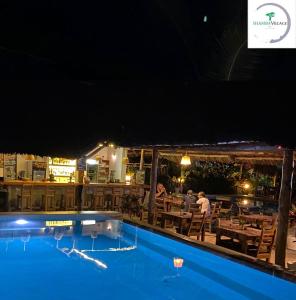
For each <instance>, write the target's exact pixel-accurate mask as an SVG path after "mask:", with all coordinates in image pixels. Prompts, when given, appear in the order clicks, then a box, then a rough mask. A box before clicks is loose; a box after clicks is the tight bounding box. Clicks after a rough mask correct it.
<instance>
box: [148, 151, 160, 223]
mask: <svg viewBox="0 0 296 300" xmlns="http://www.w3.org/2000/svg"><path fill="white" fill-rule="evenodd" d="M158 155H159V153H158V150H157V149H155V148H153V152H152V167H151V174H150V194H149V203H148V222H149V224H153V211H154V203H155V194H156V185H157V165H158Z"/></svg>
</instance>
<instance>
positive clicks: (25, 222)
mask: <svg viewBox="0 0 296 300" xmlns="http://www.w3.org/2000/svg"><path fill="white" fill-rule="evenodd" d="M15 223H16V224H18V225H25V224H28V223H29V222H28V221H26V220H24V219H19V220H16V221H15Z"/></svg>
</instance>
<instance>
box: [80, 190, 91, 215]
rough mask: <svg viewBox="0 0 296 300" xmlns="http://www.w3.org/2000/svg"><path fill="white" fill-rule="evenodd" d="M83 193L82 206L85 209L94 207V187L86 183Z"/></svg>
mask: <svg viewBox="0 0 296 300" xmlns="http://www.w3.org/2000/svg"><path fill="white" fill-rule="evenodd" d="M82 193H83V195H82V204H81V208H82V209H83V210H84V209H86V210H87V209H91V208H93V207H92V206H93V201H92V198H93V188H92V187H90V186H89V185H84V189H83V191H82Z"/></svg>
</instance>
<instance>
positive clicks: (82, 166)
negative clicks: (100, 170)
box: [77, 157, 86, 171]
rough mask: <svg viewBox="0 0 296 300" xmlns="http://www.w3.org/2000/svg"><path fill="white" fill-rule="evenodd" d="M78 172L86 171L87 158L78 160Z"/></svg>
mask: <svg viewBox="0 0 296 300" xmlns="http://www.w3.org/2000/svg"><path fill="white" fill-rule="evenodd" d="M77 170H78V171H86V159H85V157H82V158H80V159H78V162H77Z"/></svg>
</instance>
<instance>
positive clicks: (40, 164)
mask: <svg viewBox="0 0 296 300" xmlns="http://www.w3.org/2000/svg"><path fill="white" fill-rule="evenodd" d="M32 168H33V169H34V170H46V168H47V164H46V162H39V161H33V165H32Z"/></svg>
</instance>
